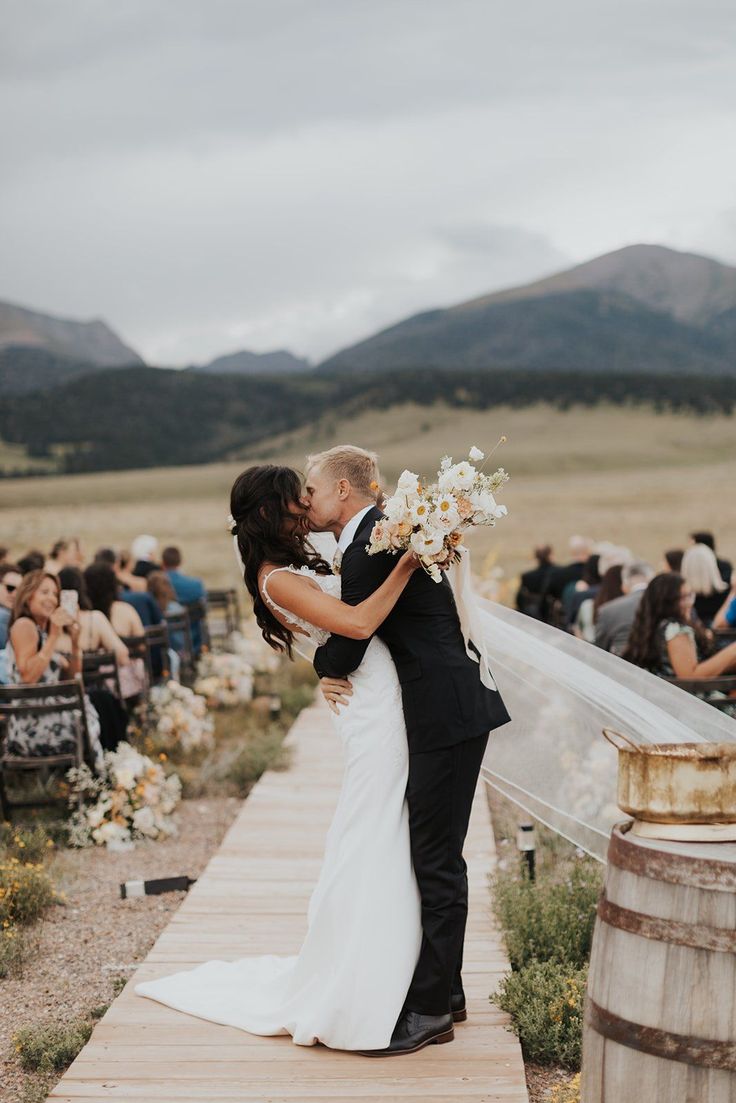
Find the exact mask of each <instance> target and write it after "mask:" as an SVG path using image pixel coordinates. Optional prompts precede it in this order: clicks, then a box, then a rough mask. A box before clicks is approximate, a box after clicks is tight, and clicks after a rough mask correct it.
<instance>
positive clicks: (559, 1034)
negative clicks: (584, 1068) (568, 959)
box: [491, 961, 588, 1069]
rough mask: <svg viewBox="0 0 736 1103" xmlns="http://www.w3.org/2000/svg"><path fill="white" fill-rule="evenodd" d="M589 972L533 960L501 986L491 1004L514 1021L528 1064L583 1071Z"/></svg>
mask: <svg viewBox="0 0 736 1103" xmlns="http://www.w3.org/2000/svg"><path fill="white" fill-rule="evenodd" d="M587 973H588V970H587V966H586V967H584V968H582V969H575V968H573V967H572V966H571V965H570V964H569V963H561V962H557V961H532V962H531V963H530V964H529V965H525V966H524V968H523V969H520V970H519V971H518V972H515V973H509V974H508V975H507V976H506V977H504V979H503V980H502V981H501V984H500V986H499V989H498V991H497V992H496V994H495V995H494V996H492V997H491V999H492V1001H493V1003H495V1004H497V1005H498V1006H499V1007H500V1008H501V1009H502V1010H503V1011H506V1012H508V1014H509V1015H510V1016H511V1018H512V1021H513V1026H512V1029H513V1031H514V1033H515V1034H517V1035H518V1037H519V1041H520V1042H521V1047H522V1050H523V1051H524V1056H525V1058H526V1059H527V1060H528V1061H537V1062H538V1063H539V1064H540V1065H553V1064H554V1065H561V1066H562V1067H563V1068H568V1069H579V1068H580V1055H581V1050H582V1043H583V1001H584V998H585V984H586V980H587Z"/></svg>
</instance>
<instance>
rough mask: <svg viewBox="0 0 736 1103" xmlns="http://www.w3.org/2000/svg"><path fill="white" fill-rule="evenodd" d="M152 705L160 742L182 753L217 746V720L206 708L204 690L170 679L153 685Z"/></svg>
mask: <svg viewBox="0 0 736 1103" xmlns="http://www.w3.org/2000/svg"><path fill="white" fill-rule="evenodd" d="M149 709H150V713H151V717H152V726H153V728H154V741H155V744H156V745H157V746H165V747H168V748H170V749H171V750H179V751H181V752H182V753H183V754H188V753H189V752H190V751H193V750H199V749H204V750H209V749H210V748H211V747H213V746H214V730H215V723H214V720H213V719H212V717H211V716H210V715H209V714H208V711H207V698H206V697H205V696H203V695H202V694H201V693H199V692H195V691H194V690H192V689H189V688H188V686H183V685H181V683H180V682H174V681H169V682H166V684H165V685H162V686H154V687H153V689H152V690H151V693H150V699H149Z"/></svg>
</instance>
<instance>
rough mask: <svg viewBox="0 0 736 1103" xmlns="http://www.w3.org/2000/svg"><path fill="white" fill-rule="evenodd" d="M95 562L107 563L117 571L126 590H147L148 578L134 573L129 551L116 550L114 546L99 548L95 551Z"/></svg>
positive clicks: (119, 580)
mask: <svg viewBox="0 0 736 1103" xmlns="http://www.w3.org/2000/svg"><path fill="white" fill-rule="evenodd" d="M94 561H95V563H107V564H109V566H111V567H112V569H113V570H114V571H115V574H116V575H117V579H118V582H120V583H121V585H122V586H123V587H124V588H125V589H126V590H134V591H135V590H137V591H140V592H141V593H144V592H145V589H146V580H145V578H142V577H141V578H139V577H138V575H134V574H133V572H132V571H131V570H130V556H129V555H128V553H127V552H124V551H121V552H119V553H118V552H116V551H115V550H114V548H98V549H97V551H96V552H95V558H94Z"/></svg>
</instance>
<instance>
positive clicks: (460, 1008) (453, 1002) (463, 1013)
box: [450, 992, 468, 1023]
mask: <svg viewBox="0 0 736 1103" xmlns="http://www.w3.org/2000/svg"><path fill="white" fill-rule="evenodd" d="M450 1011H451V1012H452V1021H453V1022H454V1023H464V1022H465V1020H466V1019H467V1017H468V1012H467V1010H466V1007H465V994H464V993H463V992H459V993H458V994H457V995H455V994H454V993H453V995H452V996H451V998H450Z"/></svg>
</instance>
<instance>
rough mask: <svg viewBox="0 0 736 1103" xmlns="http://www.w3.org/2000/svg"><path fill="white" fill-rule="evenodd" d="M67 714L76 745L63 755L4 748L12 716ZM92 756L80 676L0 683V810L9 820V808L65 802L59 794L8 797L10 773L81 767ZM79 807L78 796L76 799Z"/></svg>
mask: <svg viewBox="0 0 736 1103" xmlns="http://www.w3.org/2000/svg"><path fill="white" fill-rule="evenodd" d="M67 712H68V713H70V714H71V716H72V719H73V723H74V733H75V737H76V747H75V749H74V750H73V751H69V752H65V753H63V754H48V755H15V754H11V753H9V752H8V750H7V735H8V727H9V725H8V722H9V720H10V719H11V717H15V718H18V719H21V718H23V717H29V716H50V715H58V714H59V713H67ZM90 759H91V745H90V738H89V731H88V728H87V716H86V713H85V710H84V687H83V685H82V682H81V679H78V678H75V679H74V680H73V681H67V682H56V683H52V684H50V685H49V684H48V683H44V684H42V685H29V686H25V685H23V686H20V685H19V686H0V813H2V816H3V818H4V819H8V820H9V819H10V816H11V812H12V809H14V808H31V807H40V806H42V805H54V804H59V803H65V800H64V798H62V797H33V798H30V799H27V798H24V799H21V800H12V801H11V800H10V798H9V797H8V793H7V789H6V788H5V783H4V779H5V777H7V776H8V775H9V774H13V773H26V774H27V773H29V772H33V771H38V772H44V773H47V772H48V771H49V770H50V769H52V768H57V769H58V768H60V767H63V769H64V773H66V771H67V770H68V769H70V768H71V767H72V766H81V765H82V763H83V762H85V761H89V760H90ZM79 804H80V807H81V798H80V801H79Z"/></svg>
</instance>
